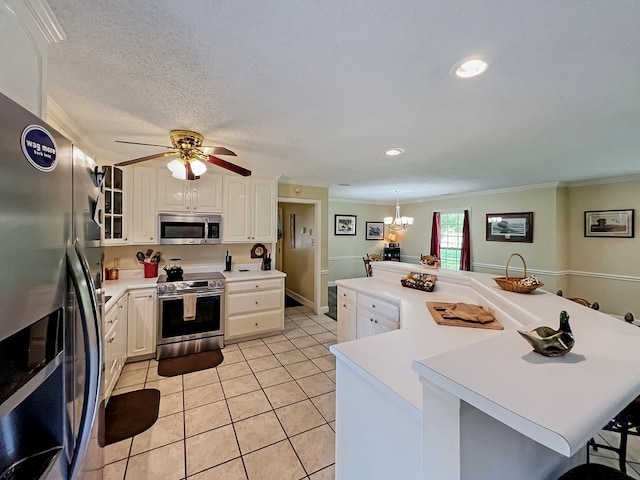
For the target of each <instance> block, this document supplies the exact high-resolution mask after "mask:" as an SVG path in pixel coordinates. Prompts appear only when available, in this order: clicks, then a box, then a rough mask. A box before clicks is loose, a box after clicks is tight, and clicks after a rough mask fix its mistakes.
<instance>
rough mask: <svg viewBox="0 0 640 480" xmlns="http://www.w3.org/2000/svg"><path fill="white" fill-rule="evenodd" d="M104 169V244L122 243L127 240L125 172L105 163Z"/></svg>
mask: <svg viewBox="0 0 640 480" xmlns="http://www.w3.org/2000/svg"><path fill="white" fill-rule="evenodd" d="M103 170H104V225H103V229H102V231H103V233H104V244H105V245H124V244H126V243H128V242H129V236H128V227H129V222H128V220H129V218H128V211H127V208H128V204H127V202H126V200H127V197H126V195H127V191H126V190H127V188H126V187H125V184H126V174H125V171H124V170H123V169H122V168H118V167H113V166H111V165H107V166H105V167H103Z"/></svg>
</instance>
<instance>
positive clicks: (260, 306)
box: [227, 290, 284, 315]
mask: <svg viewBox="0 0 640 480" xmlns="http://www.w3.org/2000/svg"><path fill="white" fill-rule="evenodd" d="M283 307H284V295H283V294H282V291H281V290H266V291H257V292H246V293H234V294H232V295H229V296H228V297H227V312H228V314H229V315H236V314H238V313H251V312H259V311H260V310H274V309H282V308H283Z"/></svg>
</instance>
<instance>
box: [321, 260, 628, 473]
mask: <svg viewBox="0 0 640 480" xmlns="http://www.w3.org/2000/svg"><path fill="white" fill-rule="evenodd" d="M373 266H374V276H373V277H371V278H360V279H349V280H340V281H338V282H337V284H338V286H339V290H343V289H347V290H350V291H353V292H356V293H363V294H367V295H375V296H376V297H378V298H380V299H381V300H385V301H390V302H395V303H396V304H399V305H400V329H398V330H395V331H391V332H389V333H383V334H379V335H373V336H367V337H366V338H358V339H357V340H355V341H345V342H341V343H338V344H337V345H335V346H333V347H331V351H332V352H333V353H334V354H335V355H336V358H337V362H336V364H337V390H336V422H337V423H336V428H337V431H336V478H337V479H338V480H346V479H352V478H367V479H383V478H384V479H388V478H402V479H416V480H419V479H430V480H449V479H451V480H484V479H507V478H508V479H510V480H517V479H523V480H525V479H526V480H535V479H540V480H546V479H555V478H557V477H559V476H560V475H561V474H562V473H563V472H565V471H566V470H568V469H569V468H570V467H571V466H573V465H576V464H579V463H584V462H585V461H586V449H585V444H586V442H587V441H588V439H589V438H590V437H591V436H592V435H593V434H594V433H596V432H597V431H598V430H599V429H600V428H601V427H602V426H603V425H604V424H605V423H607V421H608V419H609V418H611V417H613V416H614V415H615V414H617V413H618V412H619V411H620V410H621V409H622V408H623V407H624V406H625V405H626V404H627V403H628V402H629V401H631V400H632V399H633V398H634V397H635V396H636V395H637V394H639V393H640V373H638V371H637V368H635V366H636V365H638V364H639V362H640V329H638V328H637V327H634V326H631V325H628V324H626V323H625V322H623V321H620V320H618V319H615V318H613V317H611V316H609V315H606V314H604V313H601V312H597V311H594V310H591V309H588V308H586V307H583V306H581V305H579V304H577V303H574V302H571V301H569V300H566V299H564V298H561V297H558V296H557V295H554V294H550V293H548V292H544V291H542V290H537V291H535V292H533V293H531V294H518V293H513V292H506V291H503V290H501V289H499V287H498V286H497V285H496V284H495V283H494V282H493V280H492V277H491V276H490V275H486V274H479V273H473V272H453V271H446V270H428V272H430V273H435V274H436V276H437V283H436V290H435V291H434V292H432V293H427V292H421V291H417V290H411V289H407V288H403V287H402V286H401V285H400V279H401V278H403V277H404V276H405V275H406V274H407V273H408V272H410V271H423V272H424V271H425V270H424V269H422V267H420V266H419V265H414V264H403V263H398V262H376V263H374V264H373ZM427 301H437V302H465V303H474V304H478V305H482V306H483V307H484V308H485V309H486V310H488V311H491V312H492V313H493V314H494V316H495V317H496V319H498V321H499V322H500V323H501V324H502V325H503V326H504V330H485V329H477V328H464V327H452V326H441V325H437V324H436V323H435V322H434V320H433V319H432V318H431V315H430V313H429V311H428V309H427V307H426V305H425V302H427ZM561 310H566V311H567V312H568V313H569V315H570V321H571V327H572V330H573V332H574V335H575V337H576V345H575V347H574V349H573V350H572V351H571V352H570V353H569V354H568V355H566V356H565V357H556V358H548V357H543V356H541V355H539V354H536V353H533V352H532V351H531V348H530V346H529V344H528V343H527V342H525V341H524V340H523V339H522V338H521V337H520V336H519V335H518V333H517V332H516V331H515V330H516V329H523V330H531V329H533V328H535V327H537V326H539V325H548V326H551V327H553V328H557V326H558V321H559V320H558V319H559V314H560V311H561ZM350 320H351V319H346V320H345V319H344V318H341V316H340V315H339V316H338V323H340V322H341V321H350ZM339 328H340V327H339ZM346 330H349V329H346ZM351 330H352V331H353V329H351ZM343 331H345V329H343ZM340 340H341V339H340V338H339V341H340Z"/></svg>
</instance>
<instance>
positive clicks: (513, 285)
mask: <svg viewBox="0 0 640 480" xmlns="http://www.w3.org/2000/svg"><path fill="white" fill-rule="evenodd" d="M514 256H517V257H520V260H522V264H523V265H524V277H510V276H509V262H510V261H511V259H512V258H513V257H514ZM504 273H505V276H504V277H495V278H494V280H495V282H496V283H497V284H498V286H499V287H500V288H501V289H503V290H506V291H508V292H516V293H530V292H533V291H534V290H535V289H536V288H539V287H542V286H544V284H543V283H542V282H540V283H539V284H538V285H522V284H521V283H519V282H520V280H523V279H525V278H527V262H525V261H524V258H522V255H520V254H519V253H512V254H511V255H510V256H509V260H507V265H506V266H505V268H504Z"/></svg>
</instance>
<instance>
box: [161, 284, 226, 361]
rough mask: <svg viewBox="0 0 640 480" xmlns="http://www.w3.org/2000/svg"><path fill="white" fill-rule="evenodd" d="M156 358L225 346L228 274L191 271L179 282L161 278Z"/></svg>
mask: <svg viewBox="0 0 640 480" xmlns="http://www.w3.org/2000/svg"><path fill="white" fill-rule="evenodd" d="M157 287H158V336H157V353H156V359H157V360H161V359H163V358H172V357H178V356H181V355H187V354H190V353H199V352H205V351H208V350H213V349H215V348H222V347H224V317H223V315H224V276H223V275H222V274H221V273H220V272H209V273H187V274H184V275H183V277H182V278H180V279H176V280H175V281H171V282H169V281H167V276H166V275H162V276H160V277H159V278H158V284H157Z"/></svg>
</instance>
